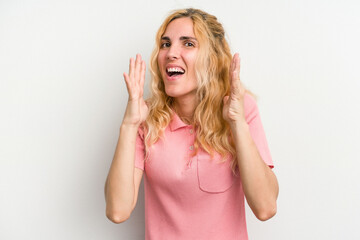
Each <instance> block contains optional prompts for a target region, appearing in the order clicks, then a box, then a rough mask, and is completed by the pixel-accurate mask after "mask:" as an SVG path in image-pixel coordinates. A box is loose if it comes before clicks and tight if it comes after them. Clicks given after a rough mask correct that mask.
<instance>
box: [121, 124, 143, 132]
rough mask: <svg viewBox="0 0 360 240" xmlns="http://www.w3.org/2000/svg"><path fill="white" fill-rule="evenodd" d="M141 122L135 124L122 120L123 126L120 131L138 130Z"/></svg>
mask: <svg viewBox="0 0 360 240" xmlns="http://www.w3.org/2000/svg"><path fill="white" fill-rule="evenodd" d="M139 126H140V124H133V123H126V122H122V123H121V126H120V131H121V130H133V131H137V130H138V129H139Z"/></svg>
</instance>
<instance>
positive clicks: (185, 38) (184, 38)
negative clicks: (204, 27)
mask: <svg viewBox="0 0 360 240" xmlns="http://www.w3.org/2000/svg"><path fill="white" fill-rule="evenodd" d="M161 40H166V41H170V38H169V37H166V36H165V37H162V38H161ZM180 40H195V41H197V39H196V38H194V37H188V36H181V37H180Z"/></svg>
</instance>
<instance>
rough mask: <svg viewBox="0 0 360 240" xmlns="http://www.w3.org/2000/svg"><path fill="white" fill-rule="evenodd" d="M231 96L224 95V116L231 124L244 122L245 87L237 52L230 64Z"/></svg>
mask: <svg viewBox="0 0 360 240" xmlns="http://www.w3.org/2000/svg"><path fill="white" fill-rule="evenodd" d="M229 74H230V88H231V93H230V96H225V97H224V107H223V117H224V119H225V120H226V121H227V122H228V123H229V124H230V125H232V124H234V123H243V122H246V120H245V113H244V95H245V88H244V87H243V85H242V84H241V82H240V57H239V54H238V53H236V54H235V55H234V57H233V59H232V61H231V65H230V71H229Z"/></svg>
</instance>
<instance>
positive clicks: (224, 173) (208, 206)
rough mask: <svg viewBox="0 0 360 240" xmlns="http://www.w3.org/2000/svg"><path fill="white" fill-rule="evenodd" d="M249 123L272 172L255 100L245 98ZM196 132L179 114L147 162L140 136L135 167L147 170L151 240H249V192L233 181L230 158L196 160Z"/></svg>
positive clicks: (147, 232) (200, 156) (200, 157)
mask: <svg viewBox="0 0 360 240" xmlns="http://www.w3.org/2000/svg"><path fill="white" fill-rule="evenodd" d="M244 108H245V116H246V121H247V123H248V124H249V126H250V132H251V136H252V138H253V140H254V142H255V144H256V146H257V148H258V151H259V153H260V155H261V157H262V159H263V160H264V161H265V163H266V164H268V165H269V166H270V167H273V162H272V158H271V155H270V151H269V148H268V144H267V141H266V137H265V133H264V130H263V127H262V123H261V120H260V115H259V111H258V107H257V105H256V102H255V100H254V99H253V97H252V96H250V95H248V94H246V95H245V98H244ZM194 140H195V135H194V130H193V129H192V127H191V126H188V125H186V124H185V123H183V122H182V121H181V120H180V118H179V117H178V116H177V115H174V116H173V119H172V121H171V122H170V124H169V126H168V127H167V128H166V130H165V132H164V136H163V138H161V139H160V140H159V141H158V142H157V143H156V144H154V145H153V146H152V147H151V150H150V155H149V159H148V160H147V161H146V162H145V163H144V143H143V133H142V132H141V131H139V134H138V138H137V144H136V153H135V167H137V168H140V169H142V170H144V171H145V175H144V176H145V179H144V184H145V239H146V240H162V239H164V240H173V239H196V240H234V239H241V240H246V239H248V235H247V229H246V219H245V207H244V192H243V189H242V185H241V181H240V177H239V176H233V175H232V172H231V169H230V161H231V159H230V158H228V159H227V161H226V162H225V163H220V164H219V163H217V160H219V159H220V157H219V155H216V156H215V158H214V159H213V160H210V156H209V155H208V154H207V153H206V152H205V151H203V150H199V152H198V154H197V155H196V156H193V157H192V156H191V153H192V151H193V144H194Z"/></svg>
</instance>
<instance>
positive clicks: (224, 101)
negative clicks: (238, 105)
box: [223, 96, 229, 105]
mask: <svg viewBox="0 0 360 240" xmlns="http://www.w3.org/2000/svg"><path fill="white" fill-rule="evenodd" d="M228 100H229V96H225V97H224V98H223V103H224V105H225V104H226V103H227V102H228Z"/></svg>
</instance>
